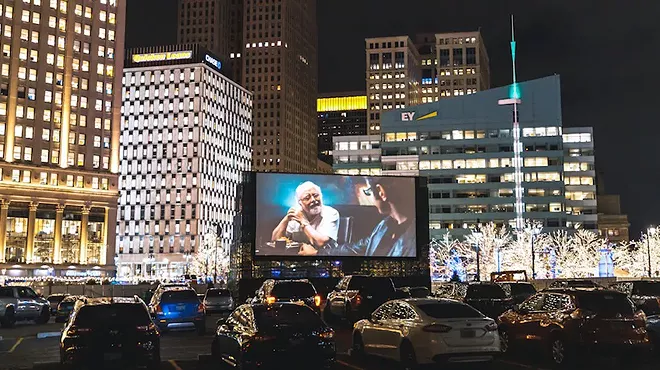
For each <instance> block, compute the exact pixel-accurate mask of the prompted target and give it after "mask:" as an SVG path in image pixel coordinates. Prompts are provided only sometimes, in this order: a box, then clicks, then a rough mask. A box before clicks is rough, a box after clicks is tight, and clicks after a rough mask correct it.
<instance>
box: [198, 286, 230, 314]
mask: <svg viewBox="0 0 660 370" xmlns="http://www.w3.org/2000/svg"><path fill="white" fill-rule="evenodd" d="M202 302H203V303H204V308H206V313H211V312H231V311H233V310H234V299H233V298H232V297H231V292H230V291H229V289H217V288H213V289H208V290H207V291H206V293H205V294H204V297H203V299H202Z"/></svg>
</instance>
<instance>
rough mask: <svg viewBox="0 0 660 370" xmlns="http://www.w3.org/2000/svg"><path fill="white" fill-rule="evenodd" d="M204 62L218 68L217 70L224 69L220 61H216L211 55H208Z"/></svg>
mask: <svg viewBox="0 0 660 370" xmlns="http://www.w3.org/2000/svg"><path fill="white" fill-rule="evenodd" d="M204 60H206V62H208V63H209V64H210V65H212V66H214V67H215V68H217V69H221V68H222V63H220V61H219V60H217V59H215V58H214V57H212V56H210V55H208V54H206V55H205V56H204Z"/></svg>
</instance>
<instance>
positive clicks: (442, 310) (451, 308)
mask: <svg viewBox="0 0 660 370" xmlns="http://www.w3.org/2000/svg"><path fill="white" fill-rule="evenodd" d="M417 307H418V308H419V309H420V310H422V312H424V313H425V314H426V315H427V316H430V317H432V318H434V319H454V318H459V319H467V318H477V317H482V316H483V315H482V314H481V312H479V311H477V310H475V309H474V308H472V307H470V306H468V305H466V304H460V303H440V302H438V303H424V304H420V305H418V306H417Z"/></svg>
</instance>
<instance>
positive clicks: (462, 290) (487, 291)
mask: <svg viewBox="0 0 660 370" xmlns="http://www.w3.org/2000/svg"><path fill="white" fill-rule="evenodd" d="M438 296H440V297H442V298H450V299H456V300H459V301H461V302H463V303H467V304H469V305H470V306H472V307H474V308H475V309H477V310H478V311H479V312H482V313H483V314H484V315H486V316H488V317H491V318H493V319H496V318H497V317H498V316H499V315H500V314H502V313H503V312H505V311H506V310H508V309H510V308H511V307H513V298H512V297H511V295H509V294H507V292H506V290H504V288H502V286H501V285H499V284H498V283H492V282H472V283H460V282H451V283H445V284H442V285H441V286H440V287H439V289H438Z"/></svg>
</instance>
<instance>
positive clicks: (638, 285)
mask: <svg viewBox="0 0 660 370" xmlns="http://www.w3.org/2000/svg"><path fill="white" fill-rule="evenodd" d="M632 294H633V295H638V296H653V297H660V282H657V281H638V282H635V284H634V285H633V292H632Z"/></svg>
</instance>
